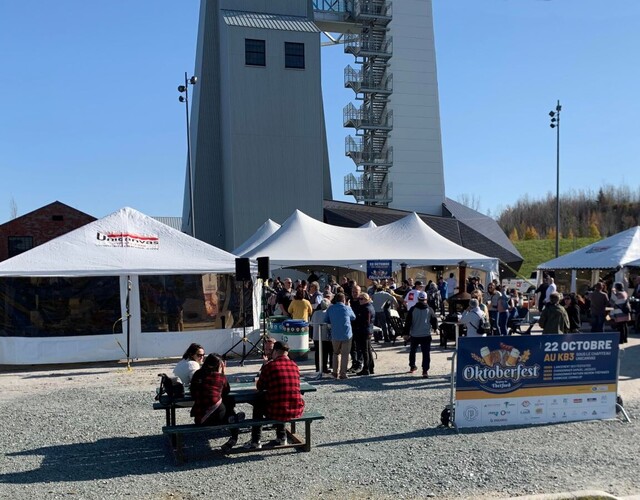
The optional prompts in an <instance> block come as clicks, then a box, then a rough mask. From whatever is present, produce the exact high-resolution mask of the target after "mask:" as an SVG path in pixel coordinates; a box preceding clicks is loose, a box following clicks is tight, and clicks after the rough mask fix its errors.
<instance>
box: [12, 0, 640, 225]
mask: <svg viewBox="0 0 640 500" xmlns="http://www.w3.org/2000/svg"><path fill="white" fill-rule="evenodd" d="M395 1H402V0H395ZM198 10H199V1H197V0H181V1H180V2H170V1H169V0H155V1H153V2H152V1H150V0H138V1H131V0H129V1H125V0H109V1H102V2H87V1H86V0H83V1H80V0H59V1H56V2H49V1H43V0H40V1H35V0H21V1H20V2H10V1H9V0H0V95H1V96H2V99H1V100H0V179H1V182H0V223H2V222H5V221H6V220H8V219H9V218H10V215H11V209H10V207H11V205H12V203H15V205H16V206H17V210H18V215H22V214H25V213H27V212H30V211H31V210H35V209H36V208H39V207H41V206H43V205H46V204H48V203H51V202H52V201H55V200H59V201H61V202H63V203H66V204H68V205H71V206H73V207H75V208H77V209H79V210H82V211H84V212H87V213H89V214H91V215H94V216H96V217H102V216H105V215H107V214H109V213H111V212H113V211H115V210H118V209H119V208H121V207H123V206H131V207H134V208H136V209H138V210H140V211H142V212H144V213H146V214H148V215H165V216H169V215H181V211H182V193H183V186H184V171H185V158H186V137H185V121H184V107H183V106H182V105H180V104H179V103H178V100H177V98H178V93H177V90H176V87H177V85H179V84H180V83H181V80H182V79H183V77H184V72H185V71H188V72H189V74H191V73H192V71H193V67H194V60H195V42H196V35H197V22H198ZM433 10H434V19H435V34H436V53H437V63H438V80H439V92H440V113H441V122H442V138H443V151H444V165H445V186H446V193H447V196H449V197H450V198H453V199H458V200H459V199H461V197H466V198H467V199H472V200H474V201H475V203H476V204H479V208H480V210H481V211H483V212H485V213H486V212H489V213H490V214H492V215H497V214H498V213H499V212H500V210H501V209H503V208H505V207H507V206H508V205H510V204H513V203H514V202H515V201H517V200H518V199H520V198H522V197H523V196H525V195H527V196H528V197H529V198H530V199H540V198H543V197H545V196H546V195H547V194H548V193H552V194H555V179H556V136H555V132H554V131H553V130H552V129H550V128H549V116H548V112H549V110H551V109H552V108H554V107H555V104H556V100H557V99H560V100H561V103H562V106H563V111H562V129H561V134H562V135H561V181H560V185H561V188H560V189H561V192H562V193H564V192H567V191H570V190H583V191H587V190H593V191H597V189H598V188H599V187H600V186H602V185H603V184H609V185H613V186H621V185H627V186H628V187H629V188H630V189H631V190H632V191H633V192H634V193H638V192H639V190H640V168H638V165H637V162H638V158H640V140H639V138H638V137H639V135H640V134H639V132H640V130H639V129H640V126H639V123H640V118H639V117H640V99H639V98H638V95H637V92H638V89H639V88H640V78H639V77H640V65H638V52H639V50H640V30H639V29H638V20H639V19H640V1H638V0H611V1H610V2H602V1H601V0H433ZM348 64H353V59H352V58H351V57H350V56H347V55H345V54H344V53H343V50H342V47H340V46H337V47H328V48H324V49H323V88H324V93H325V103H326V104H325V110H326V124H327V129H328V139H329V148H330V159H331V166H332V179H333V190H334V198H336V199H345V200H346V199H347V198H345V197H344V196H342V194H341V193H342V188H343V176H344V175H345V174H347V173H350V172H353V171H354V168H353V164H352V162H351V160H349V159H348V158H345V157H344V137H345V136H346V135H348V134H349V133H350V132H351V131H350V130H347V129H344V128H343V127H342V108H343V107H344V106H345V105H346V104H347V103H348V102H350V101H351V100H352V98H353V93H352V92H351V91H349V90H346V89H344V88H342V81H343V69H344V67H345V66H347V65H348Z"/></svg>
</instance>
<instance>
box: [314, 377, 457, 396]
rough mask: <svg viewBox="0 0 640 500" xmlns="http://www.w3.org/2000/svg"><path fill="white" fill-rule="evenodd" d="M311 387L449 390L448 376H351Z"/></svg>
mask: <svg viewBox="0 0 640 500" xmlns="http://www.w3.org/2000/svg"><path fill="white" fill-rule="evenodd" d="M313 385H318V386H324V385H327V386H331V387H332V388H333V389H335V390H338V391H340V390H342V391H346V390H352V389H353V390H358V391H370V392H377V391H389V390H394V389H402V390H405V389H412V390H423V389H442V388H449V386H450V384H449V376H448V375H447V376H446V377H443V376H434V377H432V378H422V377H421V376H420V375H409V374H397V375H363V376H351V377H349V378H348V379H347V380H336V379H334V378H323V379H321V380H318V381H316V382H314V384H313Z"/></svg>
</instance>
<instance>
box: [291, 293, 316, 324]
mask: <svg viewBox="0 0 640 500" xmlns="http://www.w3.org/2000/svg"><path fill="white" fill-rule="evenodd" d="M287 312H288V313H289V315H290V316H291V318H292V319H301V320H302V321H306V322H307V323H308V322H309V318H310V317H311V315H312V314H313V308H312V307H311V302H309V301H308V300H307V299H305V298H304V289H303V288H302V287H300V288H298V289H297V290H296V294H295V296H294V298H293V300H292V301H291V302H290V303H289V308H288V309H287Z"/></svg>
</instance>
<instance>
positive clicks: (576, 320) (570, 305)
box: [562, 295, 582, 333]
mask: <svg viewBox="0 0 640 500" xmlns="http://www.w3.org/2000/svg"><path fill="white" fill-rule="evenodd" d="M562 302H563V306H564V308H565V310H566V311H567V316H569V333H580V325H581V324H582V320H581V319H580V306H579V305H578V302H577V301H576V297H575V295H565V296H564V297H563V298H562Z"/></svg>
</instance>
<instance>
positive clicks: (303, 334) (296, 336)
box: [276, 319, 309, 359]
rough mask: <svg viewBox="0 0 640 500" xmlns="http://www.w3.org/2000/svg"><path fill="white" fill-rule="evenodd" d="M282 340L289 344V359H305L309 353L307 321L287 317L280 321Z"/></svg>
mask: <svg viewBox="0 0 640 500" xmlns="http://www.w3.org/2000/svg"><path fill="white" fill-rule="evenodd" d="M282 327H283V332H282V333H281V334H280V335H281V336H282V337H281V338H280V339H278V338H276V340H282V341H283V342H286V343H287V344H289V357H290V358H291V359H307V358H308V355H309V323H307V322H306V321H302V320H300V319H288V320H286V321H283V322H282Z"/></svg>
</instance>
